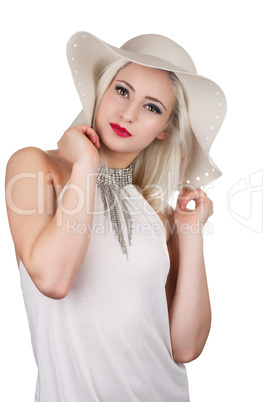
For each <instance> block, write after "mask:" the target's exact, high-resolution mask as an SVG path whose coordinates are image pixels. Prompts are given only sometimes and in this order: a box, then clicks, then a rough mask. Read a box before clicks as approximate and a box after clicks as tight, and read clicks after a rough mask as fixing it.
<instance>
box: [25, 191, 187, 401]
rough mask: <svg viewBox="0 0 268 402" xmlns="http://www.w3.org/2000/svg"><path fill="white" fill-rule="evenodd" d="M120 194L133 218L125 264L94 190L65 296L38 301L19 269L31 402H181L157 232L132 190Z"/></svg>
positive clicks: (164, 256) (163, 251) (164, 254)
mask: <svg viewBox="0 0 268 402" xmlns="http://www.w3.org/2000/svg"><path fill="white" fill-rule="evenodd" d="M125 190H126V191H127V194H128V197H127V198H126V203H127V206H128V209H129V211H130V213H131V216H132V220H133V237H132V245H131V246H128V259H127V258H126V255H123V253H122V251H121V248H120V246H119V243H118V240H117V239H116V238H115V236H114V234H113V233H112V229H111V225H110V221H109V217H107V216H106V215H105V214H104V213H103V205H102V200H101V195H100V190H99V188H98V186H96V200H95V211H96V213H95V214H94V222H93V232H92V236H91V239H90V244H89V248H88V252H87V255H86V258H85V261H84V263H83V266H82V268H81V271H80V273H79V275H78V277H77V279H76V281H75V283H74V284H73V286H72V288H71V290H70V292H69V294H68V295H67V296H66V297H65V298H63V299H61V300H53V299H50V298H48V297H46V296H44V295H43V294H42V293H41V292H39V290H38V289H37V288H36V286H35V285H34V283H33V282H32V280H31V278H30V276H29V275H28V273H27V271H26V269H25V267H24V266H23V264H22V263H21V264H20V275H21V286H22V291H23V297H24V301H25V306H26V311H27V316H28V321H29V327H30V332H31V341H32V346H33V352H34V356H35V359H36V363H37V366H38V378H37V386H36V397H35V401H38V402H134V401H135V402H145V401H146V402H188V401H189V395H188V383H187V374H186V370H185V367H184V365H183V364H178V363H175V362H174V360H173V357H172V350H171V342H170V332H169V319H168V310H167V302H166V294H165V283H166V278H167V275H168V271H169V256H168V251H167V247H166V234H165V229H164V226H163V224H162V222H161V220H160V218H159V216H158V215H157V213H156V212H155V211H154V210H153V209H152V207H151V206H150V205H149V204H148V202H147V201H146V200H145V199H144V198H143V197H142V196H141V195H140V193H139V192H138V190H137V189H136V188H135V187H134V186H133V185H128V186H127V187H125ZM62 195H63V192H62V194H61V196H62ZM61 196H60V197H59V199H58V203H59V202H60V199H61ZM69 229H70V230H77V231H79V230H80V231H82V230H85V229H86V228H82V227H81V226H80V227H75V226H74V225H73V224H72V225H71V227H70V228H69ZM124 229H125V228H124Z"/></svg>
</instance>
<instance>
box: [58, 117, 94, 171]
mask: <svg viewBox="0 0 268 402" xmlns="http://www.w3.org/2000/svg"><path fill="white" fill-rule="evenodd" d="M99 147H100V142H99V136H98V135H97V133H96V132H95V131H94V130H93V128H91V127H89V126H88V125H86V124H81V125H79V126H75V127H72V128H69V129H68V130H66V131H65V133H64V134H63V136H62V137H61V139H60V140H59V142H58V150H59V155H60V156H61V157H62V158H64V159H66V160H67V161H69V162H70V163H72V164H74V163H75V162H77V161H79V160H82V159H84V158H86V159H88V158H91V159H93V160H96V162H98V163H99V162H100V155H99V151H98V148H99Z"/></svg>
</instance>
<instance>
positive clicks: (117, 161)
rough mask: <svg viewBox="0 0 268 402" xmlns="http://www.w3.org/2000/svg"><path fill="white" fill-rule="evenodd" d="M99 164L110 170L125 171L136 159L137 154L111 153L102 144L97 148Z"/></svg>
mask: <svg viewBox="0 0 268 402" xmlns="http://www.w3.org/2000/svg"><path fill="white" fill-rule="evenodd" d="M99 153H100V157H101V163H102V164H103V166H106V167H109V168H112V169H126V168H127V167H128V166H129V165H130V164H131V163H132V162H133V161H134V159H135V158H136V156H137V155H138V154H137V153H119V152H113V151H111V150H110V149H108V148H106V147H105V146H104V145H103V144H101V147H100V148H99Z"/></svg>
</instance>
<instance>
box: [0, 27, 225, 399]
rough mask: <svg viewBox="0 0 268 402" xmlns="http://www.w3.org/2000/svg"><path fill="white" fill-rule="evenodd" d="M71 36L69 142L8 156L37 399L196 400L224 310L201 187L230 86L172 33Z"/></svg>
mask: <svg viewBox="0 0 268 402" xmlns="http://www.w3.org/2000/svg"><path fill="white" fill-rule="evenodd" d="M67 50H68V59H69V63H70V67H71V70H72V73H73V77H74V81H75V84H76V87H77V90H78V93H79V96H80V99H81V102H82V106H83V111H82V113H81V114H80V115H79V116H78V118H77V119H76V120H75V122H74V123H73V125H72V127H71V128H69V129H68V130H67V131H66V132H65V133H64V135H63V136H62V138H61V139H60V141H59V142H58V150H54V151H48V152H43V151H41V150H39V149H36V148H26V149H23V150H20V151H18V152H17V153H16V154H14V155H13V156H12V157H11V159H10V161H9V163H8V167H7V208H8V215H9V221H10V227H11V232H12V235H13V239H14V244H15V248H16V254H17V259H18V263H19V267H20V275H21V283H22V289H23V295H24V300H25V305H26V310H27V314H28V320H29V326H30V330H31V337H32V344H33V350H34V354H35V358H36V361H37V365H38V381H37V388H36V400H37V401H41V402H52V401H61V402H68V401H70V402H71V401H72V402H73V401H79V402H86V401H87V402H88V401H102V402H106V401H109V402H110V401H116V402H118V401H122V402H123V401H124V402H125V401H161V402H163V401H174V402H175V401H182V402H184V401H188V400H189V396H188V385H187V376H186V372H185V367H184V364H183V363H185V362H189V361H191V360H193V359H195V358H196V357H197V356H198V355H199V354H200V353H201V351H202V349H203V347H204V345H205V342H206V339H207V337H208V333H209V329H210V321H211V312H210V302H209V294H208V288H207V281H206V274H205V266H204V259H203V244H202V227H203V225H204V224H205V222H206V221H207V219H208V217H209V216H210V215H211V213H212V202H211V200H210V199H209V198H208V197H207V195H206V194H205V193H204V192H203V191H202V190H201V189H200V188H197V189H196V188H195V187H196V184H198V185H201V184H205V183H207V182H208V181H211V180H213V179H215V178H216V177H218V176H219V174H220V173H219V172H218V171H217V168H216V166H215V165H214V164H213V162H212V161H211V159H210V160H208V152H209V148H210V145H211V143H212V141H213V140H214V138H215V135H216V133H217V131H218V130H219V127H220V125H221V123H222V121H223V119H224V115H225V98H224V95H223V93H222V91H221V90H220V88H219V87H218V86H217V85H216V84H214V83H212V82H211V81H210V80H207V79H205V78H203V77H201V76H198V75H197V73H196V70H195V67H194V64H193V62H192V60H191V58H190V56H189V55H188V54H187V53H186V52H185V50H184V49H182V48H181V47H180V46H179V45H178V44H176V43H175V42H173V41H171V40H170V39H168V38H165V37H161V36H158V35H143V36H140V37H136V38H133V39H132V40H130V41H129V42H127V43H126V44H125V45H124V46H123V47H122V48H120V49H116V48H114V47H112V46H110V45H108V44H106V43H104V42H102V41H100V40H99V39H97V38H95V37H94V36H92V35H90V34H88V33H77V34H75V35H74V36H73V37H72V38H71V39H70V41H69V43H68V47H67ZM183 183H184V184H185V187H184V186H183ZM186 186H187V189H186ZM179 188H180V189H181V190H182V191H181V193H180V196H179V198H178V202H177V206H176V208H175V210H173V209H172V208H171V207H169V204H168V201H169V198H170V196H171V195H172V193H173V192H174V191H176V190H178V189H179ZM190 200H194V201H195V209H194V210H193V211H190V210H188V209H187V204H188V202H189V201H190Z"/></svg>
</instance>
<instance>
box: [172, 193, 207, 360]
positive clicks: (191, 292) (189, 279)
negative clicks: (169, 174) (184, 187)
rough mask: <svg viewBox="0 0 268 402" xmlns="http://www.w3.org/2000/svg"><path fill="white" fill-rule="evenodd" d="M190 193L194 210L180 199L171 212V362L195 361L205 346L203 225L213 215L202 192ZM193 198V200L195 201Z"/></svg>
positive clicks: (205, 294)
mask: <svg viewBox="0 0 268 402" xmlns="http://www.w3.org/2000/svg"><path fill="white" fill-rule="evenodd" d="M188 194H189V197H190V198H191V199H196V209H195V210H194V211H193V212H190V211H187V210H186V204H187V202H188V201H189V199H190V198H189V199H186V201H185V202H184V203H183V201H181V198H180V199H179V200H178V206H177V209H176V211H175V213H174V223H175V225H176V226H175V227H176V229H177V230H175V231H173V233H172V235H171V237H170V241H169V243H168V247H169V253H170V260H171V269H170V274H169V277H168V281H167V298H168V303H169V317H170V333H171V343H172V349H173V356H174V359H175V360H176V361H178V362H183V363H185V362H189V361H191V360H194V359H195V358H197V357H198V356H199V355H200V353H201V352H202V350H203V348H204V345H205V343H206V340H207V337H208V334H209V330H210V325H211V308H210V300H209V292H208V286H207V278H206V271H205V263H204V257H203V236H202V226H203V224H204V223H205V221H206V220H207V218H208V216H209V215H210V214H211V212H212V203H211V201H210V200H209V199H208V198H207V197H206V195H205V194H204V193H203V192H202V191H201V190H197V191H196V192H195V193H194V194H195V195H193V193H192V192H191V193H186V196H187V195H188ZM194 197H195V198H194ZM197 228H199V230H197Z"/></svg>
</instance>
